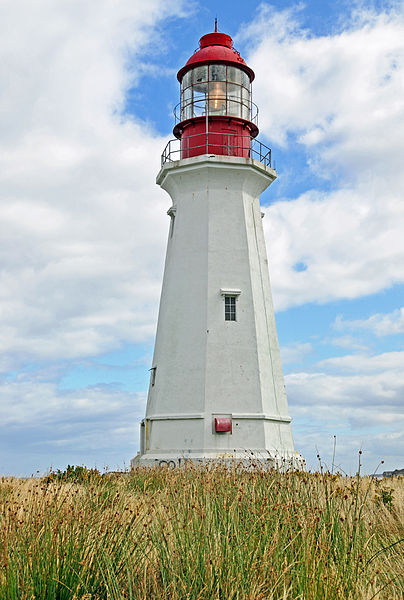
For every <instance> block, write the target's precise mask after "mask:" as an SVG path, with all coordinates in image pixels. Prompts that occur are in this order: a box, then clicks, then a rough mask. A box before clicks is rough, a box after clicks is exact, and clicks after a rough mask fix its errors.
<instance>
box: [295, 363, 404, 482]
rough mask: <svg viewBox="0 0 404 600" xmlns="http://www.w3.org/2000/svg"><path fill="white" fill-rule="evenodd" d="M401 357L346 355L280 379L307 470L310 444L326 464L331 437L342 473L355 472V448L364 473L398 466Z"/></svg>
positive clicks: (403, 452) (403, 422) (403, 439)
mask: <svg viewBox="0 0 404 600" xmlns="http://www.w3.org/2000/svg"><path fill="white" fill-rule="evenodd" d="M403 359H404V352H401V353H400V352H390V353H384V354H380V355H374V356H365V355H348V356H343V357H336V358H330V359H327V360H323V361H321V362H320V363H318V364H317V365H316V368H317V370H316V372H313V373H308V372H298V373H291V374H289V375H287V376H286V389H287V392H288V399H289V404H290V409H291V414H292V416H293V418H294V424H293V427H294V437H295V441H296V446H297V447H298V448H299V450H301V451H302V452H303V453H306V455H307V458H308V459H309V460H310V464H311V467H315V466H316V465H315V462H313V455H314V448H315V446H316V445H317V447H318V448H319V450H320V454H324V456H326V457H327V461H328V462H330V454H331V453H332V439H333V435H334V434H336V435H337V438H338V456H339V459H338V461H339V463H342V465H343V468H344V469H345V470H346V469H348V470H351V471H353V470H354V469H355V468H356V461H357V455H356V452H357V451H358V450H359V449H361V448H362V449H363V450H364V451H365V455H366V457H367V458H366V471H367V472H369V471H370V472H371V471H372V470H373V469H374V468H376V465H377V464H378V462H379V461H380V460H382V459H384V460H385V461H386V468H400V467H401V462H402V460H403V457H404V436H403V435H402V432H403V430H404V369H403V364H404V363H403ZM335 369H338V371H337V372H336V371H335ZM384 441H385V442H386V443H384ZM328 466H330V464H329V465H328Z"/></svg>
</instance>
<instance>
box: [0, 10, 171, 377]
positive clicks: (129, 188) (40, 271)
mask: <svg viewBox="0 0 404 600" xmlns="http://www.w3.org/2000/svg"><path fill="white" fill-rule="evenodd" d="M181 14H182V3H181V2H176V1H174V0H173V1H168V2H166V1H165V2H163V1H162V0H151V1H150V2H147V3H146V4H145V3H143V2H138V1H135V2H129V1H123V2H120V3H119V4H116V3H115V2H110V1H109V0H101V1H100V2H97V3H71V2H68V1H62V2H58V3H54V2H50V1H47V0H41V1H39V2H35V3H32V2H29V1H28V0H26V1H23V2H18V3H14V2H6V3H5V4H3V7H2V25H3V27H2V29H3V31H2V36H1V43H0V78H1V81H2V86H3V90H2V93H1V94H0V124H1V130H2V137H1V140H0V181H1V187H2V198H1V204H0V227H1V231H2V235H1V240H0V257H1V262H2V270H1V274H0V306H1V311H0V315H1V317H0V319H1V328H0V330H1V334H0V351H1V352H2V353H6V354H7V357H8V358H7V360H5V361H3V367H4V368H5V369H7V368H9V367H10V366H15V365H16V364H19V363H21V361H23V360H33V359H38V358H39V359H49V358H52V359H55V358H58V357H64V358H69V357H80V356H88V355H94V354H97V353H100V352H103V351H106V350H110V349H112V348H116V347H118V346H119V345H120V344H122V343H123V342H127V341H129V342H131V341H132V342H134V341H141V340H144V339H147V338H150V336H151V335H152V334H153V331H154V327H155V319H156V310H157V303H158V296H159V288H160V278H161V273H162V262H163V257H164V241H165V237H166V229H167V222H166V221H167V217H166V215H165V211H166V210H167V207H168V206H169V200H168V197H166V196H165V195H164V193H162V192H161V191H160V190H158V189H157V186H156V185H155V183H154V179H155V176H156V173H157V172H158V170H159V155H160V153H161V149H162V148H163V147H164V144H165V139H164V138H162V137H161V136H159V135H157V134H156V133H155V132H154V131H152V130H151V129H150V127H149V126H147V125H146V124H145V123H141V122H140V121H138V120H135V119H134V118H131V117H129V116H128V115H126V116H125V115H124V114H123V113H122V110H123V108H124V106H125V101H126V93H127V91H128V89H129V88H130V87H131V86H133V85H135V84H136V83H138V78H139V72H140V71H141V67H142V60H143V55H144V53H145V52H146V51H148V50H150V48H151V47H152V45H153V44H154V45H156V41H158V30H157V28H156V26H157V25H158V24H159V22H161V20H163V19H165V18H166V17H168V16H173V15H176V16H179V15H181ZM157 46H158V44H157Z"/></svg>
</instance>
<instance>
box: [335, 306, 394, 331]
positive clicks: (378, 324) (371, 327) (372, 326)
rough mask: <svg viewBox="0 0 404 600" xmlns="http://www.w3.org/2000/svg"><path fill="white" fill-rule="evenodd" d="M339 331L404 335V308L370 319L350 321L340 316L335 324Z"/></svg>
mask: <svg viewBox="0 0 404 600" xmlns="http://www.w3.org/2000/svg"><path fill="white" fill-rule="evenodd" d="M334 328H335V329H338V330H346V329H349V330H353V331H357V330H368V331H371V332H372V333H374V334H375V335H377V336H379V337H382V336H384V335H394V334H400V333H404V307H401V308H399V309H397V310H394V311H393V312H391V313H388V314H376V315H372V316H371V317H369V318H368V319H357V320H352V321H350V320H348V319H344V318H343V317H341V316H338V317H337V318H336V320H335V323H334Z"/></svg>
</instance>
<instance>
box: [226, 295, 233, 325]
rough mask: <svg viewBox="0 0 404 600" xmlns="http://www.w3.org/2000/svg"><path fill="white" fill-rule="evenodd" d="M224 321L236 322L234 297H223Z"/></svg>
mask: <svg viewBox="0 0 404 600" xmlns="http://www.w3.org/2000/svg"><path fill="white" fill-rule="evenodd" d="M224 320H225V321H235V320H236V297H235V296H225V297H224Z"/></svg>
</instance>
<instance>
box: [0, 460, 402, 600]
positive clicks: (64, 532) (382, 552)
mask: <svg viewBox="0 0 404 600" xmlns="http://www.w3.org/2000/svg"><path fill="white" fill-rule="evenodd" d="M0 511H1V512H0V514H1V517H0V519H1V521H0V526H1V532H0V563H1V570H0V598H1V600H9V599H10V600H11V599H12V600H17V599H18V600H20V599H24V600H25V599H27V600H33V599H44V600H45V599H49V600H51V599H52V600H53V599H69V600H71V599H77V600H78V599H82V600H84V599H86V600H90V599H91V600H96V599H107V598H108V599H114V600H118V599H135V598H136V599H145V600H146V599H147V600H152V599H170V600H176V599H181V600H185V599H190V600H197V599H223V600H231V599H237V598H239V599H249V600H264V599H265V600H267V599H268V600H275V599H276V600H277V599H282V600H284V599H288V600H289V599H300V600H312V599H319V600H323V599H356V598H360V599H362V598H363V599H367V600H370V599H372V598H376V599H378V600H380V599H386V600H387V599H388V600H394V599H397V600H398V599H400V600H402V598H403V597H404V582H403V573H404V558H403V554H404V552H403V549H404V544H403V542H402V540H403V535H404V534H403V530H404V526H403V512H404V478H394V479H387V480H382V481H377V480H371V479H369V478H362V477H357V478H347V477H340V476H335V475H331V474H327V473H325V474H321V473H314V474H307V473H306V474H305V473H290V474H281V473H278V472H273V473H265V472H259V471H254V472H246V471H240V470H237V469H234V470H230V471H229V470H225V469H223V468H218V467H216V468H210V469H209V468H205V469H201V468H198V469H196V468H192V467H189V468H185V469H182V470H167V469H164V468H162V469H156V470H146V469H138V470H136V471H134V472H132V473H131V474H127V475H121V476H119V475H116V476H112V475H103V476H101V475H99V474H98V473H97V472H90V471H87V470H86V469H79V470H77V469H76V471H72V470H71V471H70V473H67V474H66V473H65V474H64V475H63V474H61V473H59V475H57V474H54V475H51V476H50V477H48V478H43V479H28V480H22V479H14V478H2V479H1V481H0Z"/></svg>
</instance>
